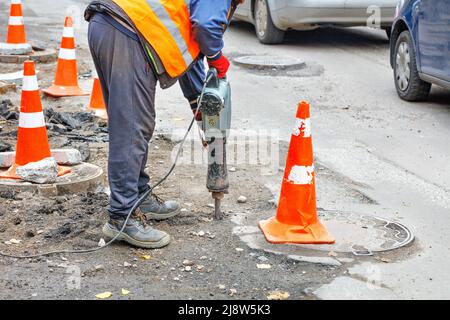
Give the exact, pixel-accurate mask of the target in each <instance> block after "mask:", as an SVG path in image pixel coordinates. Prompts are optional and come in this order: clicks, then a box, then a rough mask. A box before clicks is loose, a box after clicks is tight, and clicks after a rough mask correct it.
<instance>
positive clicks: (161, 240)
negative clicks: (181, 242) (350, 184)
mask: <svg viewBox="0 0 450 320" xmlns="http://www.w3.org/2000/svg"><path fill="white" fill-rule="evenodd" d="M125 220H126V217H120V218H110V219H109V221H108V222H107V223H106V224H105V225H104V226H103V234H104V235H105V236H107V237H108V238H111V239H112V238H114V237H115V236H116V235H117V234H119V232H120V230H121V229H122V227H123V224H124V222H125ZM146 221H147V220H146V218H145V216H144V215H143V214H142V212H141V211H140V210H139V209H137V210H136V212H135V213H134V214H133V215H132V216H131V217H130V219H128V223H127V224H126V226H125V228H124V230H123V232H122V233H121V234H120V235H119V237H118V238H117V240H122V241H125V242H128V243H129V244H132V245H133V246H136V247H140V248H145V249H158V248H162V247H165V246H167V245H168V244H169V242H170V236H169V235H168V234H167V233H165V232H164V231H159V230H157V229H154V228H152V227H150V226H149V225H148V224H147V222H146Z"/></svg>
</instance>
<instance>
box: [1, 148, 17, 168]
mask: <svg viewBox="0 0 450 320" xmlns="http://www.w3.org/2000/svg"><path fill="white" fill-rule="evenodd" d="M15 158H16V153H15V152H14V151H11V152H0V168H9V167H11V166H12V165H13V163H14V159H15Z"/></svg>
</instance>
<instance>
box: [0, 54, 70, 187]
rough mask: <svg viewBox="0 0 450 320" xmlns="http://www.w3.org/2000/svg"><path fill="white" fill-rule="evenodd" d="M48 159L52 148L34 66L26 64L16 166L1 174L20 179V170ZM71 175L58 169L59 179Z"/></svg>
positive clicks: (26, 62) (5, 176)
mask: <svg viewBox="0 0 450 320" xmlns="http://www.w3.org/2000/svg"><path fill="white" fill-rule="evenodd" d="M48 157H51V153H50V146H49V144H48V139H47V129H46V127H45V118H44V113H43V112H42V104H41V97H40V96H39V86H38V82H37V78H36V71H35V67H34V62H33V61H25V63H24V71H23V85H22V100H21V104H20V116H19V129H18V131H17V145H16V158H15V163H14V165H12V166H11V168H9V170H8V171H6V172H1V173H0V178H6V179H20V178H19V177H18V176H17V175H16V169H17V168H18V167H20V166H24V165H26V164H28V163H30V162H37V161H40V160H43V159H45V158H48ZM69 172H70V169H69V168H66V167H58V175H63V174H66V173H69Z"/></svg>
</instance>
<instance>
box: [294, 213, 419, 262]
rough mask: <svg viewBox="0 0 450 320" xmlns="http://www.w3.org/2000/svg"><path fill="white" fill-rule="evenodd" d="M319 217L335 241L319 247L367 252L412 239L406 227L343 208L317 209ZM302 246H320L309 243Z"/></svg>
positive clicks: (385, 248)
mask: <svg viewBox="0 0 450 320" xmlns="http://www.w3.org/2000/svg"><path fill="white" fill-rule="evenodd" d="M319 219H320V220H321V221H322V222H323V223H324V224H325V225H326V227H327V228H328V231H329V232H330V233H331V234H333V235H334V236H335V237H336V243H335V244H333V245H320V246H319V247H320V250H329V251H331V250H333V251H336V252H352V253H354V254H356V255H370V254H372V253H373V252H383V251H390V250H394V249H398V248H401V247H403V246H406V245H408V244H409V243H411V242H412V241H413V240H414V236H413V234H412V232H411V231H410V230H409V229H408V228H407V227H406V226H404V225H402V224H400V223H398V222H394V221H390V220H387V219H384V218H380V217H375V216H366V215H362V214H357V213H352V212H344V211H319ZM302 246H303V245H302ZM304 247H308V248H315V249H316V250H317V249H319V248H317V247H318V246H312V245H304Z"/></svg>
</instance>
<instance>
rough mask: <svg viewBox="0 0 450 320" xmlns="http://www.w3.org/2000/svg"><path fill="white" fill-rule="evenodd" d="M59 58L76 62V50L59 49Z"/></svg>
mask: <svg viewBox="0 0 450 320" xmlns="http://www.w3.org/2000/svg"><path fill="white" fill-rule="evenodd" d="M58 58H59V59H64V60H75V59H76V56H75V49H64V48H61V49H59V56H58Z"/></svg>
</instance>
